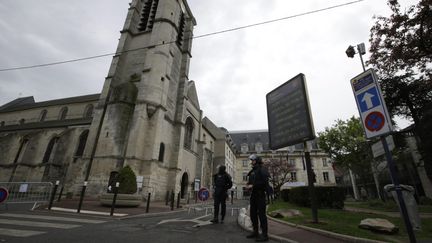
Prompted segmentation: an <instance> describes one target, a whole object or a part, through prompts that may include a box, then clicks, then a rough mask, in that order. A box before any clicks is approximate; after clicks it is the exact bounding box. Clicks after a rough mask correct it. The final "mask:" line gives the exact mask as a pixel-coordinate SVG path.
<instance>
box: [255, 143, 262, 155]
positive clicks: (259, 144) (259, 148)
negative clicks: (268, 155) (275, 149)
mask: <svg viewBox="0 0 432 243" xmlns="http://www.w3.org/2000/svg"><path fill="white" fill-rule="evenodd" d="M255 151H256V152H257V153H261V152H262V151H263V145H262V143H256V144H255Z"/></svg>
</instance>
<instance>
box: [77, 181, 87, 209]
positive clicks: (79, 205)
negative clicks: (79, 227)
mask: <svg viewBox="0 0 432 243" xmlns="http://www.w3.org/2000/svg"><path fill="white" fill-rule="evenodd" d="M87 183H88V182H87V181H84V185H83V187H82V190H81V196H80V201H79V204H78V210H77V213H79V212H80V211H81V206H82V203H83V200H84V195H85V191H86V187H87Z"/></svg>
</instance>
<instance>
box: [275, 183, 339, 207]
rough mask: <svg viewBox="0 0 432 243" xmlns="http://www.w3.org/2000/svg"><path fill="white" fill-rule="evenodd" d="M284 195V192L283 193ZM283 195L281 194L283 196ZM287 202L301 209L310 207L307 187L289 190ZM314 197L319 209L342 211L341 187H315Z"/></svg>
mask: <svg viewBox="0 0 432 243" xmlns="http://www.w3.org/2000/svg"><path fill="white" fill-rule="evenodd" d="M285 193H286V192H285ZM283 194H284V193H282V195H283ZM286 194H287V195H289V197H288V198H289V202H290V203H293V204H296V205H298V206H302V207H310V206H311V200H310V199H309V189H308V187H307V186H301V187H295V188H292V189H290V190H289V192H288V193H286ZM315 196H316V199H317V203H318V207H319V208H337V209H342V208H343V207H344V201H345V190H344V189H343V188H341V187H335V186H332V187H327V186H326V187H324V186H316V187H315Z"/></svg>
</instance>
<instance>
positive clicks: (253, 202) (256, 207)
mask: <svg viewBox="0 0 432 243" xmlns="http://www.w3.org/2000/svg"><path fill="white" fill-rule="evenodd" d="M266 205H267V204H266V194H265V192H264V191H256V192H252V195H251V197H250V218H251V221H252V227H253V230H254V232H258V219H259V223H260V226H261V231H262V233H263V234H264V235H267V232H268V230H267V229H268V226H267V215H266Z"/></svg>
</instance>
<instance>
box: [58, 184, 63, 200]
mask: <svg viewBox="0 0 432 243" xmlns="http://www.w3.org/2000/svg"><path fill="white" fill-rule="evenodd" d="M63 189H64V186H62V187H61V189H60V193H59V196H58V198H57V202H60V199H61V197H62V195H63Z"/></svg>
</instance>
